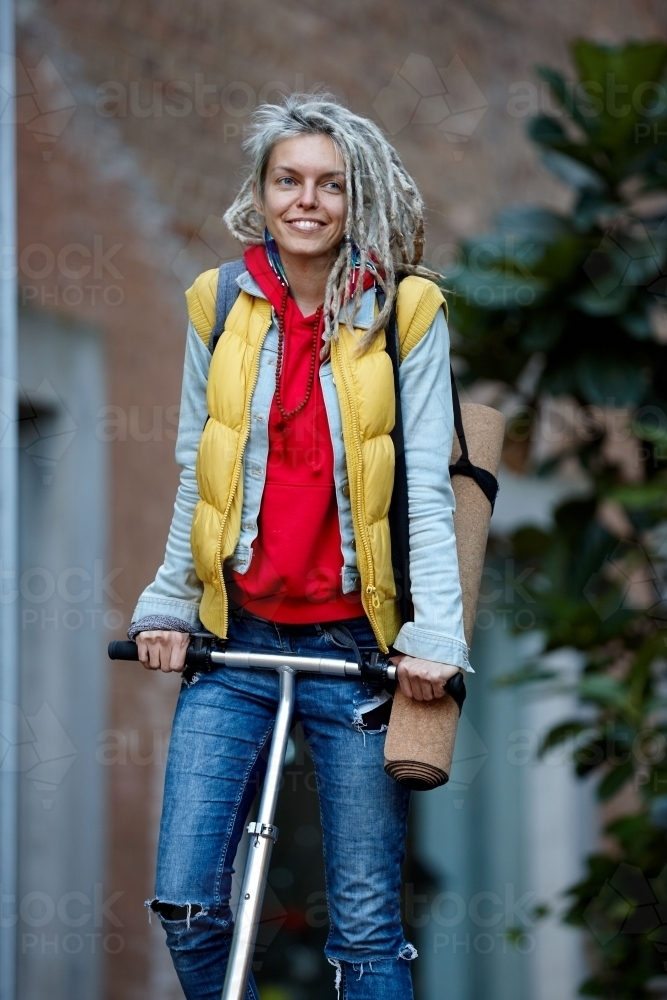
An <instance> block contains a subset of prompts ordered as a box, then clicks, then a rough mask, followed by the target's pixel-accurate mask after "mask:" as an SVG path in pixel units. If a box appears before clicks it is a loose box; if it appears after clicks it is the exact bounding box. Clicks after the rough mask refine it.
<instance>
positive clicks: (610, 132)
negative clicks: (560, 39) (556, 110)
mask: <svg viewBox="0 0 667 1000" xmlns="http://www.w3.org/2000/svg"><path fill="white" fill-rule="evenodd" d="M572 53H573V56H574V60H575V63H576V65H577V69H578V71H579V78H580V81H582V82H585V83H587V84H588V85H589V92H590V93H591V95H593V96H595V97H596V98H597V101H596V108H597V113H596V114H595V115H594V117H592V119H591V120H592V121H595V123H596V125H597V127H596V130H595V141H596V143H597V144H598V145H599V146H601V147H602V148H606V149H615V148H617V147H618V146H619V145H620V144H621V143H623V142H624V141H625V140H632V137H633V133H634V130H635V125H636V124H637V122H639V121H641V120H642V119H643V118H645V117H647V116H646V115H645V114H643V113H642V110H641V109H642V106H646V105H647V102H648V101H649V99H650V90H649V85H650V84H652V83H656V82H657V81H659V80H660V78H661V76H662V73H663V70H664V67H665V64H666V63H667V46H666V45H664V44H663V43H662V42H631V43H630V44H628V45H624V46H619V47H615V46H606V45H599V44H596V43H594V42H589V41H584V40H581V41H578V42H575V43H574V45H573V46H572Z"/></svg>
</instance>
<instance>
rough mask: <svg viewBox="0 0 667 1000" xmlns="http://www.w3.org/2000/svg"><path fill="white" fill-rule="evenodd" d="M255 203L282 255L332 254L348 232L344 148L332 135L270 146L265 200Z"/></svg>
mask: <svg viewBox="0 0 667 1000" xmlns="http://www.w3.org/2000/svg"><path fill="white" fill-rule="evenodd" d="M254 198H255V208H256V209H257V211H258V212H259V213H260V215H263V216H264V218H265V220H266V225H267V227H268V229H269V232H270V233H271V235H272V236H273V238H274V239H275V241H276V243H277V244H278V249H279V250H280V252H281V254H283V255H288V256H289V255H292V256H300V257H327V258H328V257H331V256H332V255H333V252H334V251H335V248H336V247H337V246H338V244H339V243H340V241H341V239H342V238H343V235H344V233H345V219H346V217H347V193H346V190H345V168H344V163H343V158H342V156H341V154H340V151H339V150H338V148H337V147H336V145H335V144H334V142H333V140H332V139H331V138H330V137H329V136H328V135H297V136H294V138H292V139H283V140H282V142H278V143H276V145H275V146H274V147H273V149H272V150H271V155H270V157H269V162H268V164H267V167H266V177H265V180H264V200H263V202H262V203H260V202H259V200H258V193H257V192H255V195H254Z"/></svg>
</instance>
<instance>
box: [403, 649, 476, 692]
mask: <svg viewBox="0 0 667 1000" xmlns="http://www.w3.org/2000/svg"><path fill="white" fill-rule="evenodd" d="M390 660H391V662H392V663H395V664H396V666H397V667H398V670H397V671H396V675H397V680H398V683H399V685H400V688H401V691H402V693H403V694H404V695H405V697H406V698H414V699H415V701H433V699H434V698H442V697H443V696H444V694H445V684H446V683H447V681H448V680H449V678H450V677H453V676H454V674H455V673H457V672H458V671H459V670H460V669H461V668H460V667H455V666H453V665H452V664H451V663H436V662H435V661H434V660H422V659H421V657H419V656H406V655H405V654H401V655H400V656H391V657H390Z"/></svg>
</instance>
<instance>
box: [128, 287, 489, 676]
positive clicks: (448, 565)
mask: <svg viewBox="0 0 667 1000" xmlns="http://www.w3.org/2000/svg"><path fill="white" fill-rule="evenodd" d="M237 283H238V285H239V286H240V288H241V289H243V290H244V291H246V292H248V293H249V294H250V295H254V296H257V297H260V298H266V296H265V295H264V294H263V292H262V291H261V290H260V288H259V286H258V285H257V283H256V282H255V280H254V279H253V278H252V276H251V275H250V274H249V272H247V271H245V272H244V273H243V274H241V275H240V276H239V277H238V278H237ZM374 310H375V289H374V288H370V289H368V290H367V291H365V292H364V293H363V296H362V300H361V304H360V306H359V309H358V311H357V313H356V315H355V317H354V326H355V327H358V328H362V329H368V327H369V326H370V325H371V323H372V321H373V316H374ZM223 336H224V334H223ZM277 350H278V327H277V318H276V315H275V312H273V323H272V325H271V327H270V329H269V332H268V333H267V335H266V338H265V340H264V344H263V346H262V350H261V353H260V364H259V376H258V379H257V384H256V386H255V390H254V393H253V397H252V400H251V409H250V415H251V420H250V435H249V437H248V442H247V445H246V449H245V452H244V456H243V508H242V514H241V532H240V535H239V539H238V543H237V545H236V549H235V551H234V555H233V556H232V559H231V561H230V562H231V566H232V568H233V569H234V570H235V571H236V572H237V573H241V574H243V573H246V572H247V570H248V567H249V566H250V561H251V559H252V544H253V542H254V540H255V539H256V537H257V531H258V528H257V524H258V518H259V512H260V506H261V502H262V493H263V490H264V481H265V477H266V467H267V461H268V454H269V431H268V422H269V411H270V409H271V404H272V401H273V393H274V390H275V365H276V358H277ZM210 361H211V355H210V353H209V351H208V349H207V347H206V346H205V345H204V344H203V343H202V341H201V339H200V338H199V336H198V335H197V333H196V332H195V330H194V327H193V326H192V324H191V323H190V324H189V326H188V333H187V343H186V350H185V365H184V371H183V389H182V395H181V410H180V418H179V425H178V437H177V441H176V461H177V462H178V464H179V465H180V466H181V470H182V471H181V479H180V485H179V487H178V491H177V494H176V503H175V507H174V516H173V519H172V522H171V528H170V530H169V537H168V539H167V547H166V553H165V558H164V562H163V564H162V566H161V567H160V569H159V570H158V572H157V575H156V578H155V581H154V582H153V583H151V584H150V585H149V586H148V587H147V588H146V589H145V590H144V592H143V594H142V595H141V597H140V598H139V602H138V604H137V607H136V608H135V611H134V614H133V616H132V621H133V623H136V622H140V621H142V620H143V619H145V618H149V617H153V616H168V617H171V618H174V619H179V621H180V623H181V624H182V626H183V629H184V630H185V629H186V628H187V629H192V630H196V629H199V628H201V623H200V621H199V602H200V600H201V595H202V584H201V582H200V580H199V579H198V577H197V575H196V573H195V568H194V563H193V559H192V551H191V548H190V527H191V524H192V515H193V511H194V508H195V505H196V503H197V501H198V500H199V493H198V489H197V480H196V475H195V465H196V459H197V450H198V447H199V439H200V437H201V432H202V429H203V427H204V424H205V422H206V418H207V416H208V412H207V408H206V383H207V379H208V371H209V365H210ZM320 381H321V385H322V393H323V397H324V405H325V408H326V413H327V418H328V422H329V428H330V431H331V440H332V445H333V453H334V483H335V489H336V498H337V502H338V519H339V526H340V536H341V548H342V555H343V568H342V581H341V583H342V590H343V593H350V592H351V591H353V590H355V589H357V588H358V586H359V574H358V571H357V561H356V554H355V548H354V531H353V524H352V511H351V507H350V500H349V497H348V496H346V495H345V494H346V493H347V492H349V491H348V490H346V489H345V487H346V485H347V464H346V460H345V447H344V444H343V433H342V423H341V415H340V408H339V404H338V396H337V392H336V387H335V385H334V380H333V376H332V371H331V363H330V361H328V360H327V361H325V362H323V363H322V365H321V366H320ZM399 382H400V391H401V405H402V411H403V428H404V435H405V459H406V467H407V474H408V500H409V509H410V576H411V584H412V600H413V604H414V612H415V614H414V621H413V622H406V623H405V624H404V625H403V626H402V628H401V630H400V632H399V634H398V636H397V637H396V639H395V640H394V643H393V645H394V648H395V649H397V650H399V651H400V652H402V653H406V654H409V655H411V656H419V657H423V658H424V659H428V660H435V661H436V662H440V663H451V664H454V665H456V666H459V667H462V668H463V669H464V670H469V671H470V670H472V668H471V667H470V664H469V661H468V647H467V645H466V641H465V637H464V633H463V608H462V598H461V585H460V581H459V571H458V559H457V553H456V539H455V537H454V521H453V514H454V506H455V503H454V493H453V490H452V487H451V483H450V479H449V471H448V470H449V458H450V454H451V447H452V437H453V432H454V416H453V410H452V397H451V388H450V379H449V333H448V330H447V323H446V320H445V316H444V313H443V310H442V309H440V310H439V311H438V314H437V316H436V318H435V319H434V321H433V323H432V324H431V327H430V328H429V330H428V331H427V332H426V334H425V335H424V336H423V337H422V339H421V340H420V342H419V343H418V344H417V345H416V347H414V348H413V349H412V350H411V351H410V353H409V354H408V356H407V357H406V358H405V360H404V361H403V362H402V364H401V367H400V370H399ZM146 627H147V628H148V627H151V624H149V623H147V625H146ZM152 627H156V626H155V625H152ZM132 631H133V632H136V631H137V630H136V626H134V627H133V628H132Z"/></svg>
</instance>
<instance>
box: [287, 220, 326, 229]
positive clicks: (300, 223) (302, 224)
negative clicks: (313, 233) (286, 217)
mask: <svg viewBox="0 0 667 1000" xmlns="http://www.w3.org/2000/svg"><path fill="white" fill-rule="evenodd" d="M291 225H293V226H296V227H297V229H319V228H320V226H321V223H320V222H310V221H306V220H305V219H295V220H294V222H292V223H291Z"/></svg>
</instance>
